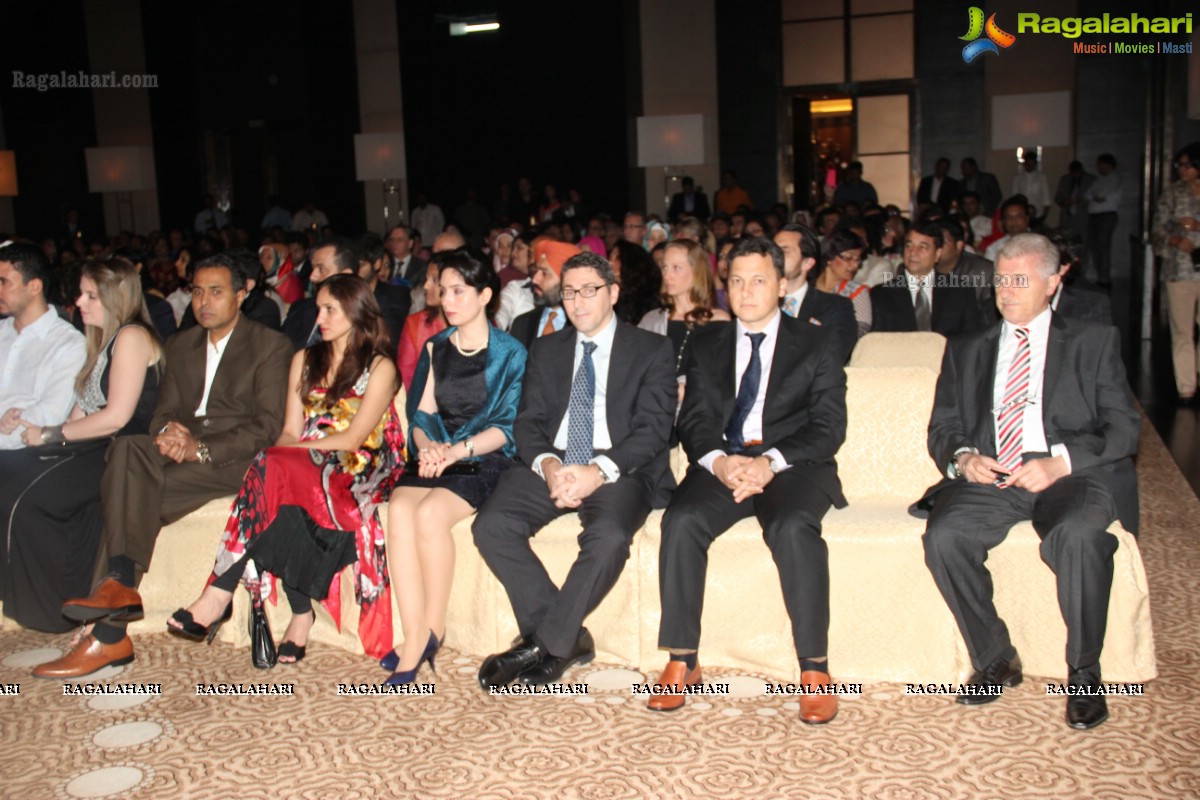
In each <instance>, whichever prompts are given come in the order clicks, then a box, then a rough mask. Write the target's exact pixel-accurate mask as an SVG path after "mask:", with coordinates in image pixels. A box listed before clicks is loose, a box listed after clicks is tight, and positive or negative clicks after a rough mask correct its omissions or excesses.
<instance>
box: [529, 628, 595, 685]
mask: <svg viewBox="0 0 1200 800" xmlns="http://www.w3.org/2000/svg"><path fill="white" fill-rule="evenodd" d="M595 657H596V644H595V642H593V641H592V635H591V634H590V633H588V629H587V628H580V629H579V637H578V638H577V639H575V646H574V647H573V648H571V652H570V653H568V654H567V655H565V656H552V655H550V654H549V653H547V654H546V657H545V658H543V659H542V660H541V661H539V662H538V663H536V664H534V665H533V666H531V667H529V668H528V669H526V670H525V671H524V672H522V673H521V674H520V676H519V677H518V678H517V680H518V681H519V682H520V683H522V684H524V685H525V686H541V685H543V684H547V683H558V681H559V680H560V679H561V678H562V676H563V673H564V672H566V671H567V670H568V669H570V668H571V666H572V665H574V664H589V663H591V661H592V659H594V658H595Z"/></svg>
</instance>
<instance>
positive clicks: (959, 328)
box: [871, 222, 986, 336]
mask: <svg viewBox="0 0 1200 800" xmlns="http://www.w3.org/2000/svg"><path fill="white" fill-rule="evenodd" d="M942 247H943V244H942V229H941V226H939V225H938V224H937V223H936V222H924V223H918V224H917V225H915V226H914V227H913V229H912V230H910V231H909V232H908V235H907V236H905V238H904V268H903V269H902V270H901V271H900V273H899V274H898V275H896V276H894V277H893V278H892V279H891V280H888V281H885V282H884V283H881V284H880V285H879V286H876V287H875V288H873V289H872V290H871V318H872V321H871V330H872V331H934V332H935V333H940V334H942V335H943V336H955V335H957V334H960V333H969V332H971V331H974V330H978V329H979V328H982V327H983V326H984V325H985V324H986V323H985V321H984V316H983V312H982V311H980V309H979V302H978V300H976V296H975V290H974V289H972V288H971V287H970V286H969V285H961V284H960V282H959V281H957V280H950V279H949V278H950V277H952V276H938V274H937V273H936V272H935V271H934V266H935V265H936V264H937V262H938V258H939V256H940V255H941V251H942Z"/></svg>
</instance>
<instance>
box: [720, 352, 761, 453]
mask: <svg viewBox="0 0 1200 800" xmlns="http://www.w3.org/2000/svg"><path fill="white" fill-rule="evenodd" d="M746 335H747V336H749V337H750V347H751V348H752V349H751V350H750V363H749V364H747V365H746V371H745V372H743V373H742V382H741V384H740V385H739V386H738V393H737V403H736V405H735V406H734V409H733V418H732V419H731V420H729V425H727V426H726V427H725V441H726V442H728V443H729V452H731V453H740V452H742V451H743V450H745V449H746V441H745V439H744V438H743V437H742V426H743V425H745V424H746V418H747V417H749V416H750V409H751V408H753V407H754V399H755V398H756V397H758V384H759V383H760V382H761V381H762V361H761V360H760V359H759V357H758V348H759V345H761V344H762V343H763V339H765V338H767V335H766V334H765V333H747V334H746Z"/></svg>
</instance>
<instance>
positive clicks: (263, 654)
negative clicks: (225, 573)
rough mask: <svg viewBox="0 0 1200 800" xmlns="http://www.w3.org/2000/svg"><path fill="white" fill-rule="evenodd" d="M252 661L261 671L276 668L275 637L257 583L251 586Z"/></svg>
mask: <svg viewBox="0 0 1200 800" xmlns="http://www.w3.org/2000/svg"><path fill="white" fill-rule="evenodd" d="M250 597H251V598H252V599H251V603H250V661H251V662H252V663H253V664H254V666H255V667H257V668H259V669H271V667H273V666H275V661H276V654H275V637H274V636H272V635H271V625H270V623H268V622H267V613H266V611H264V610H263V604H262V594H261V592H260V591H259V584H258V583H257V582H255V583H252V584H250Z"/></svg>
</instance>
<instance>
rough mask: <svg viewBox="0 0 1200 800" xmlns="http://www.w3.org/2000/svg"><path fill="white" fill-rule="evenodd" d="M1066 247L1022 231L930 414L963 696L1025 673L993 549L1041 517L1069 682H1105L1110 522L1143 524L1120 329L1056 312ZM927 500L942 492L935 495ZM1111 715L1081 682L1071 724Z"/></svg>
mask: <svg viewBox="0 0 1200 800" xmlns="http://www.w3.org/2000/svg"><path fill="white" fill-rule="evenodd" d="M1058 260H1059V254H1058V250H1057V249H1056V248H1055V247H1054V245H1053V244H1051V243H1050V241H1049V240H1047V239H1046V238H1045V237H1043V236H1038V235H1036V234H1021V235H1018V236H1014V237H1013V238H1012V239H1011V240H1010V241H1009V242H1007V243H1006V244H1005V245H1004V247H1002V248H1001V249H1000V252H999V256H998V258H997V261H996V277H997V285H996V302H997V304H998V306H999V308H1000V314H1001V315H1002V316H1003V317H1004V320H1003V322H1001V323H999V324H997V325H994V326H991V327H989V328H987V329H986V330H982V331H977V332H975V333H972V334H970V335H966V336H961V337H958V338H957V339H951V340H950V341H949V342H948V343H947V345H946V353H945V356H944V358H943V360H942V372H941V375H940V376H939V378H938V383H937V392H936V395H935V397H934V405H933V415H932V417H931V419H930V422H929V454H930V455H931V456H932V457H933V460H934V461H935V462H936V463H937V465H938V468H939V469H940V470H942V471H944V472H945V473H946V479H944V480H942V481H941V482H940V483H938V484H937V485H936V486H934V487H932V488H931V489H930V490H929V491H928V492H926V494H925V497H924V498H923V499H922V501H921V502H920V503H918V507H920V506H922V505H924V506H925V507H929V506H930V505H931V506H932V511H931V513H930V515H929V523H928V526H927V528H926V531H925V537H924V543H925V563H926V564H928V566H929V570H930V572H932V573H933V579H934V581H935V582H936V583H937V586H938V589H940V590H941V592H942V596H943V597H945V598H946V603H947V604H948V605H949V606H950V610H951V612H953V614H954V618H955V620H956V621H957V622H958V628H959V631H961V632H962V636H963V639H964V640H965V641H966V644H967V650H968V652H969V653H970V655H971V663H972V664H973V665H974V667H975V670H976V671H975V674H974V675H972V676H971V679H970V684H971V685H972V687H973V688H974V689H976V691H971V690H967V691H964V692H963V693H962V694H960V695H959V697H958V702H960V703H963V704H967V705H977V704H980V703H986V702H990V701H992V700H995V699H996V697H997V695H996V693H995V692H998V691H1002V690H1001V689H999V687H1000V686H1016V685H1017V684H1019V683H1020V682H1021V679H1022V675H1021V661H1020V659H1019V658H1018V657H1017V652H1016V650H1015V649H1014V648H1013V645H1012V641H1011V640H1010V639H1009V636H1008V629H1007V628H1006V627H1005V625H1004V622H1003V621H1002V620H1001V619H1000V617H999V615H998V614H997V613H996V607H995V605H994V604H993V602H992V578H991V574H990V573H989V572H988V569H987V567H986V566H985V562H986V560H987V555H988V551H990V550H991V549H992V548H993V547H995V546H996V545H998V544H1000V543H1001V542H1002V541H1004V538H1005V537H1006V536H1007V535H1008V531H1009V528H1011V527H1012V526H1013V525H1014V524H1016V523H1017V522H1020V521H1021V520H1031V521H1032V522H1033V527H1034V529H1035V530H1036V531H1037V533H1038V536H1039V537H1041V540H1042V545H1041V554H1042V559H1043V560H1044V561H1045V562H1046V563H1047V564H1049V565H1050V568H1051V569H1052V570H1054V574H1055V576H1056V577H1057V581H1058V605H1059V609H1060V610H1061V612H1062V615H1063V619H1064V621H1065V622H1066V624H1067V653H1066V655H1067V665H1068V667H1069V678H1068V680H1069V683H1070V684H1071V685H1072V686H1074V687H1096V686H1099V684H1100V650H1101V648H1102V647H1103V645H1104V628H1105V624H1106V622H1107V620H1108V597H1109V590H1110V588H1111V586H1112V576H1113V553H1114V552H1116V549H1117V538H1116V537H1115V536H1113V535H1112V534H1110V533H1108V532H1107V529H1108V526H1109V525H1111V524H1112V522H1113V520H1114V519H1120V520H1121V524H1122V525H1123V526H1124V527H1125V529H1126V530H1128V531H1130V532H1133V533H1136V532H1137V526H1138V495H1137V479H1136V476H1135V474H1134V470H1133V460H1132V456H1133V455H1134V453H1136V452H1137V447H1138V434H1139V430H1140V420H1139V417H1138V413H1137V411H1136V410H1135V409H1134V405H1133V397H1132V395H1131V394H1130V391H1129V386H1128V384H1127V383H1126V382H1125V368H1124V367H1123V366H1122V364H1121V347H1120V342H1119V338H1118V333H1117V330H1116V329H1115V328H1112V327H1106V326H1101V325H1095V324H1092V323H1089V322H1081V321H1079V320H1074V319H1069V318H1066V317H1063V316H1061V315H1059V314H1057V313H1055V312H1054V311H1052V310H1051V309H1050V298H1051V297H1053V296H1054V293H1055V292H1056V291H1057V289H1058V285H1059V281H1060V280H1061V279H1060V278H1059V276H1058ZM930 501H931V502H930ZM1107 717H1108V709H1107V706H1106V705H1105V701H1104V696H1103V695H1095V694H1088V693H1086V690H1085V692H1084V693H1072V694H1070V695H1069V697H1068V699H1067V722H1068V724H1069V725H1070V726H1071V727H1073V728H1091V727H1094V726H1096V725H1099V724H1100V723H1101V722H1103V721H1104V720H1105V719H1107Z"/></svg>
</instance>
